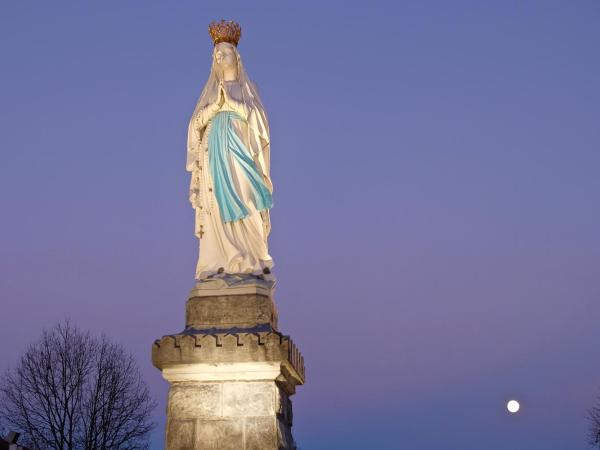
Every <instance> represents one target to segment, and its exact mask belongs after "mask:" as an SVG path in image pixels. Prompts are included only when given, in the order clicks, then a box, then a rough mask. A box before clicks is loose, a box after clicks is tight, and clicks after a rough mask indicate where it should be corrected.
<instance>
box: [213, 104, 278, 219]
mask: <svg viewBox="0 0 600 450" xmlns="http://www.w3.org/2000/svg"><path fill="white" fill-rule="evenodd" d="M233 120H243V119H242V118H241V117H240V116H239V115H237V114H236V113H234V112H232V111H221V112H219V113H217V115H215V117H214V118H213V119H212V127H211V129H210V134H209V136H208V163H209V166H210V174H211V176H212V179H213V183H214V186H213V189H214V191H215V192H214V193H215V197H216V198H217V203H218V204H219V211H220V212H221V217H222V218H223V221H225V222H233V221H234V220H240V219H243V218H245V217H248V209H247V208H246V205H244V202H242V200H241V199H240V196H239V195H238V193H237V192H236V190H235V185H234V183H233V180H232V178H231V168H230V167H229V158H230V156H231V157H233V159H234V160H235V161H237V163H238V164H239V165H240V167H241V168H242V170H243V172H244V173H245V174H246V177H248V181H249V182H250V186H251V187H252V194H253V197H254V206H255V207H256V209H257V210H258V211H262V210H263V209H268V208H271V207H272V206H273V198H272V197H271V192H270V191H269V189H268V188H267V186H266V185H265V182H264V181H263V177H262V174H261V173H260V172H259V171H258V169H257V168H256V163H255V162H254V160H253V159H252V158H251V157H250V154H249V152H248V151H247V150H246V147H245V146H244V143H243V142H242V140H241V139H240V137H239V136H238V135H237V134H236V132H235V129H234V127H233V124H232V121H233Z"/></svg>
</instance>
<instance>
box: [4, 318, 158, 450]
mask: <svg viewBox="0 0 600 450" xmlns="http://www.w3.org/2000/svg"><path fill="white" fill-rule="evenodd" d="M0 405H2V406H1V407H0V418H2V420H3V422H4V426H5V427H10V428H12V429H15V430H19V431H22V432H23V433H24V437H23V442H24V443H25V444H27V445H28V446H29V447H31V448H32V449H34V450H47V449H53V450H105V449H111V450H112V449H114V450H141V449H147V448H148V439H149V435H150V432H151V430H152V428H153V427H154V424H153V423H152V421H151V415H152V411H153V409H154V407H155V402H154V400H153V399H152V398H151V396H150V392H149V389H148V387H147V385H146V383H145V382H144V381H143V379H142V378H141V376H140V372H139V369H138V367H137V364H136V362H135V360H134V359H133V357H132V356H131V355H129V354H128V353H126V352H125V350H124V349H123V347H121V346H120V345H118V344H114V343H111V342H110V341H108V339H107V338H106V337H105V336H102V337H100V338H97V337H94V336H92V335H91V334H90V333H87V332H82V331H81V330H79V329H78V328H77V327H75V326H74V325H73V324H71V323H70V322H64V323H60V324H58V325H56V326H55V327H54V328H52V329H51V330H49V331H45V332H44V333H43V335H42V337H41V338H40V339H39V341H38V342H36V343H34V344H32V345H30V346H29V347H28V348H27V350H26V351H25V353H24V354H23V355H22V357H21V359H20V360H19V361H18V363H17V365H16V367H14V368H12V369H9V370H7V371H6V373H5V374H4V375H3V377H2V379H1V380H0Z"/></svg>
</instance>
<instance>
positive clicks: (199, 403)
mask: <svg viewBox="0 0 600 450" xmlns="http://www.w3.org/2000/svg"><path fill="white" fill-rule="evenodd" d="M221 390H222V387H221V385H219V384H217V383H213V384H210V383H206V384H174V385H173V386H171V389H170V390H169V408H168V415H169V417H170V418H173V419H197V418H200V417H216V416H219V415H221Z"/></svg>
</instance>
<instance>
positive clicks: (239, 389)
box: [223, 381, 277, 417]
mask: <svg viewBox="0 0 600 450" xmlns="http://www.w3.org/2000/svg"><path fill="white" fill-rule="evenodd" d="M276 390H277V386H275V383H273V382H272V381H264V382H240V383H224V384H223V415H224V416H229V417H252V416H272V417H274V416H275V392H276Z"/></svg>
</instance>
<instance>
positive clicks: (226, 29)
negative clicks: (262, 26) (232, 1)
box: [208, 20, 242, 47]
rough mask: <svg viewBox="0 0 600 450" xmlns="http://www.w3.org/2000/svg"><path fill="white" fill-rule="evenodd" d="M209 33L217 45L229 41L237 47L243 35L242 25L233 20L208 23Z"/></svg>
mask: <svg viewBox="0 0 600 450" xmlns="http://www.w3.org/2000/svg"><path fill="white" fill-rule="evenodd" d="M208 34H210V37H211V39H212V41H213V43H214V44H215V45H217V44H219V43H221V42H228V43H230V44H232V45H235V46H236V47H237V45H238V42H240V38H241V37H242V27H241V26H240V24H239V23H237V22H234V21H233V20H221V21H220V22H216V21H214V22H211V23H210V24H209V25H208Z"/></svg>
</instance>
